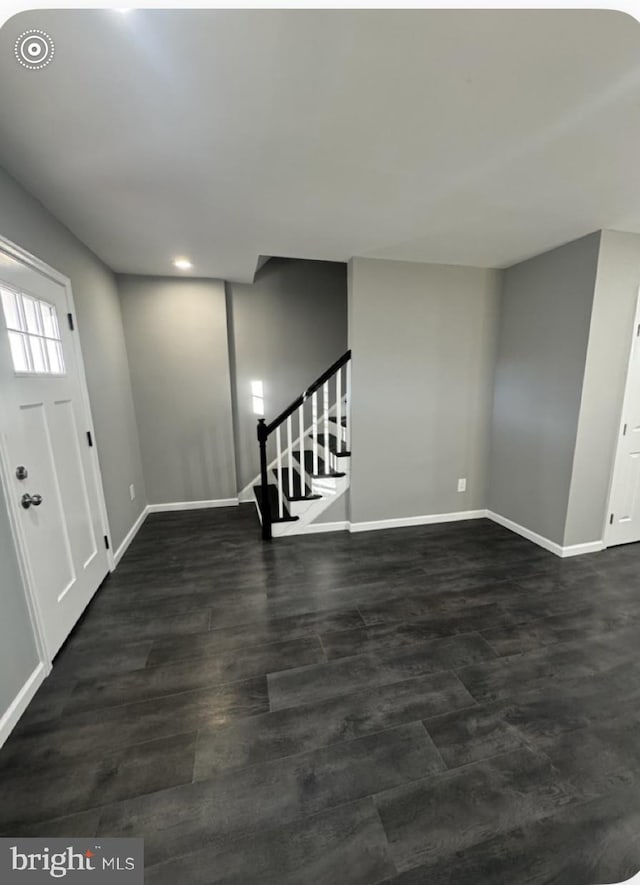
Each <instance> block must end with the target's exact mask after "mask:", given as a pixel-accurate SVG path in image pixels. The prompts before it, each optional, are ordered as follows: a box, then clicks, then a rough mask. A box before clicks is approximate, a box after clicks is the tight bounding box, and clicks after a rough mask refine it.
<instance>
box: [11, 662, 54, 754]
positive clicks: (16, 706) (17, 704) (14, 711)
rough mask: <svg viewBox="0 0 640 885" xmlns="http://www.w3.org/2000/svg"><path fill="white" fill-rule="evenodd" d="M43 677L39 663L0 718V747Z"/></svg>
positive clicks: (43, 673) (41, 665)
mask: <svg viewBox="0 0 640 885" xmlns="http://www.w3.org/2000/svg"><path fill="white" fill-rule="evenodd" d="M45 675H46V674H45V668H44V664H43V663H42V661H41V662H40V663H39V664H38V666H37V667H36V668H35V670H34V671H33V673H32V674H31V676H29V678H28V679H27V681H26V682H25V684H24V685H23V686H22V688H21V689H20V691H19V692H18V694H17V695H16V696H15V698H14V699H13V701H12V702H11V704H10V706H9V708H8V710H6V712H5V713H3V714H2V718H0V747H2V745H3V744H4V743H5V741H6V740H7V738H8V737H9V735H10V734H11V732H12V731H13V729H14V728H15V727H16V725H17V723H18V720H19V719H20V717H21V716H22V714H23V713H24V711H25V710H26V709H27V707H28V706H29V703H30V702H31V699H32V698H33V696H34V695H35V693H36V692H37V690H38V689H39V688H40V686H41V685H42V683H43V681H44V677H45Z"/></svg>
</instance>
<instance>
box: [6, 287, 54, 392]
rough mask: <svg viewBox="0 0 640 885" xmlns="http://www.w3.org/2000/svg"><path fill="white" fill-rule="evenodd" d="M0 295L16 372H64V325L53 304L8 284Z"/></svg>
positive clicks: (50, 373) (34, 373) (28, 373)
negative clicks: (62, 340)
mask: <svg viewBox="0 0 640 885" xmlns="http://www.w3.org/2000/svg"><path fill="white" fill-rule="evenodd" d="M0 295H2V309H3V312H4V318H5V321H6V324H7V333H8V335H9V345H10V347H11V358H12V360H13V368H14V370H15V372H16V373H17V374H21V375H22V374H25V375H64V374H65V367H64V356H63V353H62V343H61V340H60V327H59V325H58V317H57V314H56V309H55V307H54V306H53V304H49V303H48V302H47V301H42V300H41V299H39V298H34V297H33V296H32V295H27V294H25V293H24V292H16V291H14V290H12V289H6V288H4V287H1V288H0Z"/></svg>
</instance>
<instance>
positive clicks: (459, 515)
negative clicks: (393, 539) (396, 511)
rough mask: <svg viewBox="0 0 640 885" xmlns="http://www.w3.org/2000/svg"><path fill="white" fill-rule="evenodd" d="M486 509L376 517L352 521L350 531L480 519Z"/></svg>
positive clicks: (369, 530)
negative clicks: (387, 517)
mask: <svg viewBox="0 0 640 885" xmlns="http://www.w3.org/2000/svg"><path fill="white" fill-rule="evenodd" d="M486 515H487V511H486V510H457V511H454V512H453V513H429V514H426V515H425V516H403V517H400V518H399V519H377V520H373V521H372V522H352V523H351V525H350V527H349V531H350V532H372V531H377V530H378V529H400V528H405V527H407V526H412V525H434V524H435V523H439V522H459V521H461V520H464V519H482V518H483V517H486Z"/></svg>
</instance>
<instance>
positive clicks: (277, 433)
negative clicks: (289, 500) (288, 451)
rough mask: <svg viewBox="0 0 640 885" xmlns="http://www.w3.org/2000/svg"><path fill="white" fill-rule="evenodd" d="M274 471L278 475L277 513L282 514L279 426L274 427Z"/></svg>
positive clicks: (281, 515)
mask: <svg viewBox="0 0 640 885" xmlns="http://www.w3.org/2000/svg"><path fill="white" fill-rule="evenodd" d="M276 472H277V476H278V515H279V516H280V519H282V517H283V516H284V499H283V497H282V446H281V444H280V428H279V427H277V428H276Z"/></svg>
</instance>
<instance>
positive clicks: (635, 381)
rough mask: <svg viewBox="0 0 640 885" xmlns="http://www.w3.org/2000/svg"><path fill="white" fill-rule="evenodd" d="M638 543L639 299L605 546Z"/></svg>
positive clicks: (639, 472)
mask: <svg viewBox="0 0 640 885" xmlns="http://www.w3.org/2000/svg"><path fill="white" fill-rule="evenodd" d="M632 541H640V298H639V299H638V307H637V309H636V317H635V322H634V327H633V340H632V344H631V354H630V357H629V369H628V374H627V386H626V390H625V395H624V405H623V408H622V423H621V427H620V437H619V440H618V451H617V454H616V459H615V466H614V470H613V482H612V486H611V499H610V502H609V519H608V520H607V525H606V529H605V543H606V545H607V546H608V547H610V546H612V545H614V544H629V543H630V542H632Z"/></svg>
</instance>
